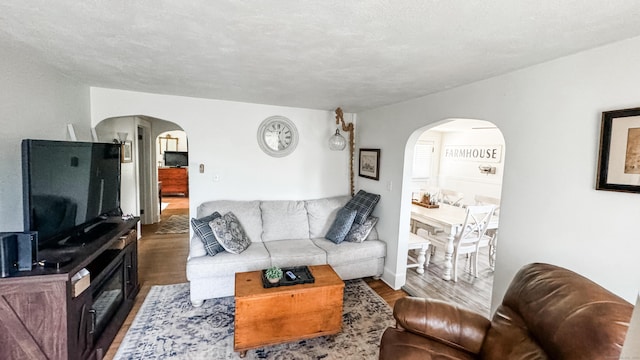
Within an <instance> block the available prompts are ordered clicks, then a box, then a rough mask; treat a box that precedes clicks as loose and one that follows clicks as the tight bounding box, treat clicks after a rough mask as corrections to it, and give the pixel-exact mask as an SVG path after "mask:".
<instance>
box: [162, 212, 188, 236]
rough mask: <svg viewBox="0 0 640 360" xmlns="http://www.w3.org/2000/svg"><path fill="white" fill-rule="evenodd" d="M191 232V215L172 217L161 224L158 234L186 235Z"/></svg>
mask: <svg viewBox="0 0 640 360" xmlns="http://www.w3.org/2000/svg"><path fill="white" fill-rule="evenodd" d="M188 232H189V215H171V216H170V217H169V218H168V219H167V220H165V221H163V222H162V223H161V224H160V228H159V229H158V230H156V234H184V233H188Z"/></svg>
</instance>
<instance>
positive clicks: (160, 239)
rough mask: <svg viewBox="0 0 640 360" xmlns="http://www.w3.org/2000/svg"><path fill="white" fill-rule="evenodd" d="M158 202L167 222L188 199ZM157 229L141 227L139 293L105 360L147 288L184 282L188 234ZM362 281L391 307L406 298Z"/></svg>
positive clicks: (381, 285)
mask: <svg viewBox="0 0 640 360" xmlns="http://www.w3.org/2000/svg"><path fill="white" fill-rule="evenodd" d="M162 202H166V203H169V206H168V207H167V208H166V209H165V210H163V211H162V216H161V218H162V219H163V220H166V219H168V218H169V217H170V216H171V215H180V214H188V213H189V199H188V198H183V197H165V198H163V199H162ZM159 226H160V224H159V223H158V224H153V225H143V226H142V237H141V239H140V241H139V242H138V272H139V279H140V284H141V289H140V293H139V294H138V296H137V297H136V302H135V305H134V307H133V309H132V310H131V313H129V316H128V317H127V319H126V320H125V322H124V324H123V325H122V327H121V328H120V331H119V332H118V334H117V335H116V338H115V339H114V341H113V343H112V344H111V347H110V348H109V350H108V351H107V353H106V355H105V359H107V360H110V359H113V357H114V356H115V354H116V351H117V350H118V347H119V346H120V343H121V342H122V339H123V338H124V335H125V334H126V332H127V330H128V329H129V327H130V326H131V323H132V322H133V319H134V318H135V315H136V314H137V312H138V310H139V309H140V307H141V306H142V302H143V301H144V298H145V297H146V296H147V294H148V293H149V290H150V289H151V286H153V285H166V284H179V283H185V282H187V277H186V264H187V255H188V253H189V235H188V234H162V235H160V234H155V231H156V230H157V229H158V227H159ZM365 281H366V282H367V283H368V284H369V286H371V288H372V289H373V290H374V291H376V292H377V293H378V294H379V295H380V296H381V297H382V298H383V299H384V300H385V301H386V302H387V303H389V305H390V306H392V307H393V304H395V302H396V300H398V299H400V298H402V297H405V296H407V295H408V294H407V293H406V292H404V291H403V290H393V289H392V288H390V287H389V286H388V285H387V284H385V283H384V282H382V281H381V280H374V279H372V278H367V279H365Z"/></svg>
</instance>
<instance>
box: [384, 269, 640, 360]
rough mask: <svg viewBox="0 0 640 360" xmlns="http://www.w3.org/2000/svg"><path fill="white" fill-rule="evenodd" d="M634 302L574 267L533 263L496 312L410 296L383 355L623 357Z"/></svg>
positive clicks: (397, 312)
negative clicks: (478, 311) (487, 313)
mask: <svg viewBox="0 0 640 360" xmlns="http://www.w3.org/2000/svg"><path fill="white" fill-rule="evenodd" d="M632 311H633V305H631V304H630V303H629V302H627V301H625V300H624V299H622V298H620V297H618V296H616V295H614V294H613V293H611V292H609V291H607V290H606V289H604V288H602V287H601V286H599V285H598V284H596V283H594V282H592V281H591V280H589V279H587V278H585V277H582V276H581V275H578V274H576V273H574V272H572V271H570V270H567V269H563V268H561V267H557V266H554V265H549V264H541V263H535V264H529V265H526V266H524V267H523V268H522V269H520V271H519V272H518V273H517V274H516V276H515V277H514V279H513V281H512V282H511V284H510V285H509V288H508V289H507V292H506V294H505V296H504V299H503V300H502V304H501V305H500V306H499V307H498V309H497V310H496V312H495V314H494V316H493V319H492V320H491V321H489V319H487V318H485V317H483V316H481V315H479V314H476V313H474V312H472V311H469V310H466V309H463V308H460V307H457V306H455V305H453V304H450V303H446V302H442V301H437V300H431V299H423V298H414V297H407V298H403V299H400V300H398V301H397V302H396V304H395V306H394V309H393V315H394V317H395V318H396V327H390V328H388V329H387V330H386V331H385V332H384V334H383V335H382V340H381V343H380V359H381V360H383V359H389V360H391V359H394V360H398V359H501V360H506V359H508V360H517V359H569V360H573V359H575V360H586V359H589V360H597V359H603V360H604V359H608V360H611V359H618V357H619V356H620V351H621V348H622V344H623V342H624V339H625V335H626V333H627V329H628V327H629V321H630V319H631V313H632Z"/></svg>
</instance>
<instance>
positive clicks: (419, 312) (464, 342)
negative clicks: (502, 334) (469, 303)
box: [393, 297, 491, 354]
mask: <svg viewBox="0 0 640 360" xmlns="http://www.w3.org/2000/svg"><path fill="white" fill-rule="evenodd" d="M393 316H394V317H395V318H396V321H397V323H396V324H397V327H398V328H400V329H402V330H405V331H409V332H412V333H414V334H417V335H421V336H424V337H427V338H429V339H432V340H436V341H439V342H441V343H443V344H446V345H448V346H451V347H454V348H457V349H460V350H464V351H467V352H470V353H473V354H478V353H479V352H480V349H481V348H482V343H483V342H484V338H485V335H486V333H487V330H488V329H489V327H490V326H491V322H490V321H489V319H487V318H485V317H484V316H482V315H480V314H477V313H474V312H472V311H469V310H466V309H462V308H460V307H457V306H455V305H453V304H450V303H446V302H444V301H439V300H435V299H423V298H416V297H405V298H402V299H399V300H398V301H397V302H396V304H395V306H394V308H393Z"/></svg>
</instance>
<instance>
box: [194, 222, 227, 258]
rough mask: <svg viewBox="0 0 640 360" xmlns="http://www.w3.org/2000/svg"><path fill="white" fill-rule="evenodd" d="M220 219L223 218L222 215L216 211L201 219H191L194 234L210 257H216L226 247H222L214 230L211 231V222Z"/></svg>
mask: <svg viewBox="0 0 640 360" xmlns="http://www.w3.org/2000/svg"><path fill="white" fill-rule="evenodd" d="M219 217H221V215H220V213H219V212H217V211H214V212H213V214H211V215H207V216H205V217H201V218H199V219H196V218H192V219H191V226H192V227H193V232H194V233H195V234H196V236H198V237H199V238H200V240H201V241H202V244H203V245H204V250H205V251H206V252H207V255H209V256H214V255H215V254H217V253H220V252H223V251H224V247H222V245H220V243H219V242H218V240H216V236H215V235H213V230H212V229H211V226H209V223H210V222H212V221H213V220H215V219H217V218H219Z"/></svg>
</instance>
